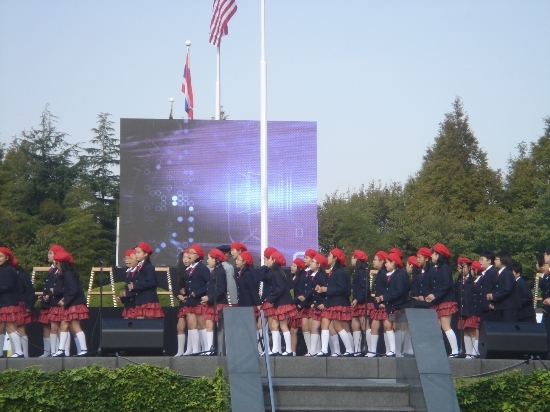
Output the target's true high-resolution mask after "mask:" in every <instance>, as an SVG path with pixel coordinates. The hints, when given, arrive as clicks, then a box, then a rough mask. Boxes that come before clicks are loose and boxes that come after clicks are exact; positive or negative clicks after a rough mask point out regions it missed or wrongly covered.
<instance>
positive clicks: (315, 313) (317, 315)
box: [309, 308, 323, 322]
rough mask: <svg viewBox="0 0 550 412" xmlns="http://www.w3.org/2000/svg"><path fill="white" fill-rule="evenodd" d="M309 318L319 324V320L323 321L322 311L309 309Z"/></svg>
mask: <svg viewBox="0 0 550 412" xmlns="http://www.w3.org/2000/svg"><path fill="white" fill-rule="evenodd" d="M309 318H310V319H313V320H316V321H318V322H321V319H323V311H322V310H317V309H313V308H310V309H309Z"/></svg>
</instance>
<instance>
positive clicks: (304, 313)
mask: <svg viewBox="0 0 550 412" xmlns="http://www.w3.org/2000/svg"><path fill="white" fill-rule="evenodd" d="M310 312H311V308H303V309H302V310H301V311H300V313H301V314H302V319H303V318H309V317H310Z"/></svg>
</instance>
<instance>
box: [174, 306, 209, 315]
mask: <svg viewBox="0 0 550 412" xmlns="http://www.w3.org/2000/svg"><path fill="white" fill-rule="evenodd" d="M183 308H184V309H185V311H184V313H185V316H187V315H189V314H190V313H193V314H195V315H202V314H203V312H204V306H202V305H196V306H184V307H183ZM178 314H179V312H178Z"/></svg>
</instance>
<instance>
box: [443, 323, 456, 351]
mask: <svg viewBox="0 0 550 412" xmlns="http://www.w3.org/2000/svg"><path fill="white" fill-rule="evenodd" d="M445 335H446V336H447V340H448V341H449V345H451V355H457V354H458V342H457V341H456V335H455V331H454V330H452V329H449V330H448V331H447V332H445Z"/></svg>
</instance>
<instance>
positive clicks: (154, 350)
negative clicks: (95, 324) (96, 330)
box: [101, 318, 164, 356]
mask: <svg viewBox="0 0 550 412" xmlns="http://www.w3.org/2000/svg"><path fill="white" fill-rule="evenodd" d="M163 343H164V319H121V318H104V319H102V321H101V354H102V355H109V354H116V353H118V354H121V355H133V356H160V355H163V352H164V350H163Z"/></svg>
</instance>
